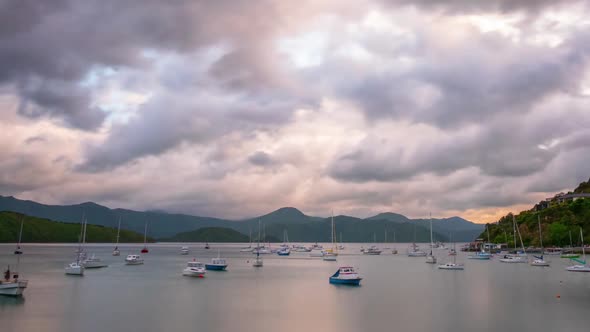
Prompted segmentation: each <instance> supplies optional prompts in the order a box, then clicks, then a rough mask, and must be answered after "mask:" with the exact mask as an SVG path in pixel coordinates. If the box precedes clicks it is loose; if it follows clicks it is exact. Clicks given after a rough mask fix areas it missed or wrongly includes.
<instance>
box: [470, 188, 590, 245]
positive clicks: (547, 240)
mask: <svg viewBox="0 0 590 332" xmlns="http://www.w3.org/2000/svg"><path fill="white" fill-rule="evenodd" d="M589 191H590V181H588V182H582V183H581V184H580V185H579V186H578V188H576V189H575V190H574V193H577V194H579V193H588V192H589ZM557 197H558V196H556V198H555V199H554V200H552V201H551V202H550V203H549V204H548V206H547V207H546V208H533V209H531V210H528V211H522V212H520V213H519V214H518V215H515V219H516V222H517V223H518V225H519V230H520V233H521V235H522V238H523V242H524V244H525V246H529V245H533V246H538V245H539V244H540V243H539V227H538V223H537V220H538V219H540V221H541V229H542V232H543V245H544V246H551V245H555V246H565V245H569V232H570V231H571V233H572V239H573V243H574V245H577V244H579V243H580V228H582V229H583V232H584V243H586V244H587V243H589V241H590V197H587V198H577V199H575V200H574V199H562V200H559V199H557ZM537 206H539V205H537ZM488 226H489V227H490V238H491V240H492V242H495V243H506V242H508V244H509V246H514V240H513V238H514V237H513V228H512V214H508V215H506V216H504V217H502V218H500V220H499V221H498V223H497V224H491V225H488ZM480 237H482V238H484V239H486V238H487V235H486V234H485V232H484V233H482V234H481V235H480ZM517 243H518V244H520V240H518V239H517Z"/></svg>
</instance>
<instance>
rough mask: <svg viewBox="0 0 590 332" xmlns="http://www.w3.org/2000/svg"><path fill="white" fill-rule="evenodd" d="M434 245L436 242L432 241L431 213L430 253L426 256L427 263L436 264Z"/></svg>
mask: <svg viewBox="0 0 590 332" xmlns="http://www.w3.org/2000/svg"><path fill="white" fill-rule="evenodd" d="M433 247H434V243H432V214H431V215H430V253H429V254H428V256H426V263H428V264H436V257H434V255H433V254H432V248H433Z"/></svg>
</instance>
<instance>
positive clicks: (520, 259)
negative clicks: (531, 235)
mask: <svg viewBox="0 0 590 332" xmlns="http://www.w3.org/2000/svg"><path fill="white" fill-rule="evenodd" d="M512 225H513V227H514V232H515V235H514V248H515V250H516V234H518V237H519V238H520V245H521V247H522V253H523V254H522V255H521V254H519V253H518V252H517V253H515V254H514V255H505V256H504V257H503V258H500V262H502V263H528V259H527V255H526V250H525V249H524V243H523V242H522V236H521V235H520V229H519V227H518V224H517V223H516V218H515V217H514V215H512Z"/></svg>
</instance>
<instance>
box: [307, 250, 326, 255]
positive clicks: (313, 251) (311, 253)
mask: <svg viewBox="0 0 590 332" xmlns="http://www.w3.org/2000/svg"><path fill="white" fill-rule="evenodd" d="M324 254H325V252H324V250H323V249H319V248H313V249H312V250H311V251H310V252H309V257H324Z"/></svg>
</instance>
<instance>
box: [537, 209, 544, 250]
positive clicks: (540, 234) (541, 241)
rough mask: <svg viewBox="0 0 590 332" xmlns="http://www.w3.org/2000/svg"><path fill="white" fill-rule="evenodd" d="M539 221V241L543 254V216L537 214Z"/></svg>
mask: <svg viewBox="0 0 590 332" xmlns="http://www.w3.org/2000/svg"><path fill="white" fill-rule="evenodd" d="M537 223H538V224H539V242H540V244H541V255H543V235H542V233H541V216H540V215H537Z"/></svg>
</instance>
